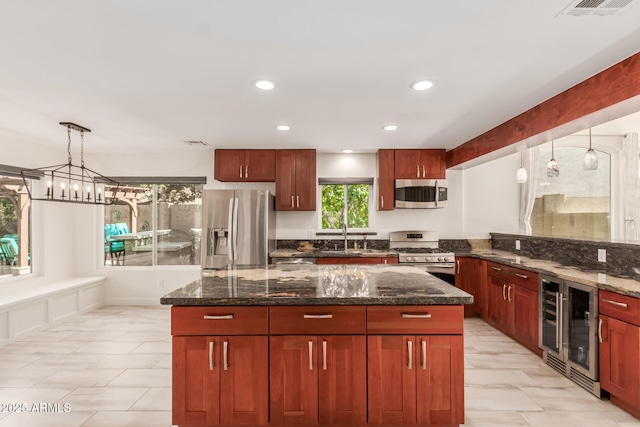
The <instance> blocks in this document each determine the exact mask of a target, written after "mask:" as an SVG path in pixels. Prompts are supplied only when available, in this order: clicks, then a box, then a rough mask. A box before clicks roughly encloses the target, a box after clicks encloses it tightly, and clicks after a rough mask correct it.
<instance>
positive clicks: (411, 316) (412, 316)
mask: <svg viewBox="0 0 640 427" xmlns="http://www.w3.org/2000/svg"><path fill="white" fill-rule="evenodd" d="M402 318H403V319H431V314H430V313H425V314H411V313H402Z"/></svg>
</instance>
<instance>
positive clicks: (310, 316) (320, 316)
mask: <svg viewBox="0 0 640 427" xmlns="http://www.w3.org/2000/svg"><path fill="white" fill-rule="evenodd" d="M304 318H305V319H333V314H331V313H329V314H305V315H304Z"/></svg>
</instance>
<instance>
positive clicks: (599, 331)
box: [598, 319, 602, 343]
mask: <svg viewBox="0 0 640 427" xmlns="http://www.w3.org/2000/svg"><path fill="white" fill-rule="evenodd" d="M598 341H599V342H600V343H602V319H600V321H599V322H598Z"/></svg>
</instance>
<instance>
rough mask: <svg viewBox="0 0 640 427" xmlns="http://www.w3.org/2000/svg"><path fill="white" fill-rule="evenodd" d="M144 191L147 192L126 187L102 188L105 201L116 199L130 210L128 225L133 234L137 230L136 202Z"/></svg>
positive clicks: (107, 186) (106, 186) (144, 189)
mask: <svg viewBox="0 0 640 427" xmlns="http://www.w3.org/2000/svg"><path fill="white" fill-rule="evenodd" d="M145 191H147V189H146V188H142V187H130V186H126V185H124V186H123V185H120V186H117V187H116V186H110V185H105V187H104V195H105V200H113V199H116V200H118V201H120V202H123V203H125V204H126V205H128V206H129V207H130V208H131V213H130V215H129V224H130V229H131V230H132V231H134V232H135V231H136V230H137V229H138V200H139V199H140V198H141V195H144V193H145Z"/></svg>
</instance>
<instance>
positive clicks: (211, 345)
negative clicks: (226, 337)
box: [209, 341, 215, 371]
mask: <svg viewBox="0 0 640 427" xmlns="http://www.w3.org/2000/svg"><path fill="white" fill-rule="evenodd" d="M213 344H214V342H213V341H211V342H209V370H210V371H213V367H214V366H215V365H214V364H213Z"/></svg>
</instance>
